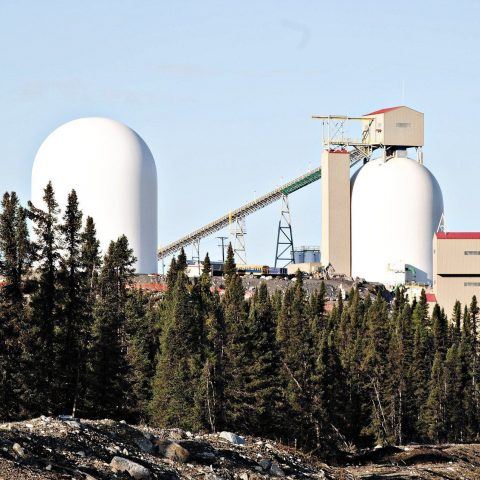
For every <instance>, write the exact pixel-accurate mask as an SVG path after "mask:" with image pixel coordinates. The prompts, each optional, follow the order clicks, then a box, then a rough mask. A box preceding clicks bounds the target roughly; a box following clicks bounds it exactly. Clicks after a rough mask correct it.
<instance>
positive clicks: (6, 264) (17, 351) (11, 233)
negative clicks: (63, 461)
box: [0, 192, 32, 419]
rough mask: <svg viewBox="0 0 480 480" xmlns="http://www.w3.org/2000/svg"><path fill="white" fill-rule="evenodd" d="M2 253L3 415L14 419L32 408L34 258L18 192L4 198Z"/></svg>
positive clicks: (0, 342)
mask: <svg viewBox="0 0 480 480" xmlns="http://www.w3.org/2000/svg"><path fill="white" fill-rule="evenodd" d="M0 254H1V258H0V274H1V275H2V277H3V279H4V282H5V285H4V286H3V287H2V288H1V289H0V418H1V419H14V418H15V417H18V416H21V415H24V414H26V413H27V412H28V410H29V405H28V397H29V395H28V392H27V391H26V387H27V385H26V382H27V380H28V378H27V377H26V372H25V367H26V364H25V356H26V355H28V352H27V349H28V345H27V344H26V343H25V342H26V340H27V339H26V334H27V332H28V323H27V322H28V318H27V310H26V301H25V297H24V291H25V289H24V278H25V275H26V274H27V273H28V271H29V268H30V264H31V261H32V249H31V244H30V241H29V237H28V230H27V225H26V213H25V210H24V209H23V208H22V207H21V206H20V204H19V202H18V198H17V196H16V194H15V193H14V192H12V193H5V195H4V196H3V199H2V213H1V214H0ZM26 401H27V404H25V403H26Z"/></svg>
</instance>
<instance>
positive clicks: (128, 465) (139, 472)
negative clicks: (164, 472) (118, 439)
mask: <svg viewBox="0 0 480 480" xmlns="http://www.w3.org/2000/svg"><path fill="white" fill-rule="evenodd" d="M110 467H111V468H112V471H113V472H115V473H123V472H127V473H128V474H129V475H130V476H131V477H132V478H134V479H135V480H144V479H147V478H150V470H149V469H148V468H146V467H144V466H143V465H140V464H139V463H136V462H132V460H128V459H127V458H123V457H113V458H112V461H111V462H110Z"/></svg>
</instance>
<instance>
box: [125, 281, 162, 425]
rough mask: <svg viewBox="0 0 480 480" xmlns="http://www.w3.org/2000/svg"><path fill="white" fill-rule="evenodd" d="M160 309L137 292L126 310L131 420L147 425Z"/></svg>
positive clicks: (129, 298)
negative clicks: (158, 310)
mask: <svg viewBox="0 0 480 480" xmlns="http://www.w3.org/2000/svg"><path fill="white" fill-rule="evenodd" d="M157 315H158V312H157V309H156V306H155V302H154V300H153V298H150V297H149V296H148V295H146V294H145V293H143V292H142V290H136V291H135V292H134V293H132V294H131V295H129V297H128V299H127V304H126V307H125V317H126V326H125V332H126V336H127V362H128V366H129V369H128V372H129V373H128V383H129V385H130V388H131V398H130V399H129V405H128V408H129V414H128V416H129V418H131V419H132V420H133V421H135V422H138V421H143V422H146V421H147V419H148V405H149V403H150V401H151V384H152V380H153V376H154V373H155V357H156V353H157V351H158V329H157V325H156V320H157Z"/></svg>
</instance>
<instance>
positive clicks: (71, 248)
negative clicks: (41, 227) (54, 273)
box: [55, 190, 87, 415]
mask: <svg viewBox="0 0 480 480" xmlns="http://www.w3.org/2000/svg"><path fill="white" fill-rule="evenodd" d="M81 228H82V212H81V211H80V209H79V206H78V198H77V194H76V192H75V190H72V192H71V193H70V194H69V195H68V201H67V206H66V209H65V214H64V216H63V223H62V224H61V225H60V226H59V232H60V234H61V247H62V255H61V258H60V271H59V290H60V295H61V299H60V305H59V311H58V316H57V325H56V328H55V344H56V345H55V351H56V355H55V356H56V365H57V366H58V368H57V372H56V375H55V377H56V378H55V382H56V392H55V394H56V399H57V408H59V410H60V411H63V412H72V413H73V415H75V410H76V406H77V402H78V398H79V395H80V393H81V392H83V390H84V387H85V385H84V381H85V370H86V365H85V362H86V344H85V340H86V337H85V332H86V329H87V325H86V324H85V320H86V318H85V309H86V298H85V289H86V285H85V283H84V281H85V276H84V274H83V272H82V270H81V269H82V262H81V255H82V233H81Z"/></svg>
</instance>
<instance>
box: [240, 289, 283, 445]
mask: <svg viewBox="0 0 480 480" xmlns="http://www.w3.org/2000/svg"><path fill="white" fill-rule="evenodd" d="M275 331H276V326H275V322H274V318H273V314H272V306H271V303H270V298H269V295H268V291H267V285H266V284H265V282H262V283H261V284H260V286H259V287H258V288H257V290H256V291H255V294H254V296H253V299H252V301H251V304H250V314H249V319H248V335H249V344H250V347H251V353H250V355H251V357H252V363H251V364H250V367H249V368H248V372H247V373H248V375H247V385H246V392H247V397H248V398H250V399H251V402H250V408H251V410H252V411H251V413H250V415H249V417H248V419H249V425H248V430H249V432H251V433H252V434H255V435H264V436H270V437H274V435H275V434H276V433H278V432H279V429H280V425H279V417H278V411H279V401H280V392H279V388H278V386H279V367H280V359H279V357H278V347H277V344H276V334H275Z"/></svg>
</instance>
